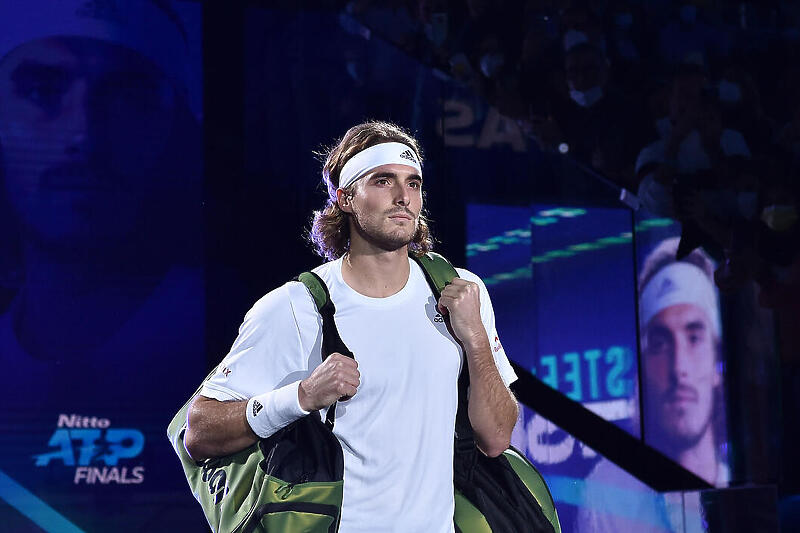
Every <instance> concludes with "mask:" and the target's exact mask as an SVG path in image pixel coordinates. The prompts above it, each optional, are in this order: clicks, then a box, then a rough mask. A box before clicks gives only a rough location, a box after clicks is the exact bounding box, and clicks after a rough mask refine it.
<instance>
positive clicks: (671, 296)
mask: <svg viewBox="0 0 800 533" xmlns="http://www.w3.org/2000/svg"><path fill="white" fill-rule="evenodd" d="M678 304H693V305H696V306H698V307H699V308H701V309H702V310H703V311H705V312H706V315H707V316H708V319H709V321H710V322H711V327H712V328H713V330H714V333H715V334H716V335H717V336H719V333H720V329H721V328H720V319H719V306H718V304H717V291H716V289H715V288H714V286H713V284H712V283H711V280H710V279H709V278H708V276H707V275H706V274H705V272H703V270H702V269H700V267H698V266H695V265H693V264H691V263H686V262H677V263H671V264H669V265H667V266H665V267H664V268H662V269H661V270H659V271H658V272H657V273H656V275H655V276H653V278H652V279H651V280H650V281H648V282H647V285H645V287H644V289H643V290H642V294H641V295H639V311H640V315H639V316H640V320H641V326H642V327H643V328H644V327H646V326H647V324H648V323H649V322H650V320H651V319H652V318H653V317H654V316H656V315H657V314H658V313H660V312H661V311H663V310H664V309H666V308H667V307H671V306H673V305H678Z"/></svg>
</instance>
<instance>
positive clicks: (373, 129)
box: [308, 120, 433, 261]
mask: <svg viewBox="0 0 800 533" xmlns="http://www.w3.org/2000/svg"><path fill="white" fill-rule="evenodd" d="M385 142H400V143H403V144H406V145H408V146H409V147H410V148H411V149H412V150H414V152H415V153H416V156H417V159H418V161H419V162H420V164H422V151H421V150H420V147H419V143H418V142H417V140H416V139H414V137H412V136H411V134H410V133H408V132H407V131H405V130H404V129H403V128H401V127H400V126H397V125H396V124H392V123H391V122H384V121H379V120H369V121H367V122H364V123H362V124H358V125H357V126H353V127H352V128H350V129H349V130H347V133H345V134H344V136H343V137H342V138H341V139H339V140H338V141H337V142H336V144H335V145H333V146H332V147H331V148H328V149H327V150H323V151H322V152H320V153H318V154H317V155H318V156H319V158H320V159H321V160H322V161H324V163H323V166H322V181H323V182H324V184H325V186H326V188H327V191H328V199H327V201H326V203H325V207H324V208H322V209H321V210H319V211H314V214H313V217H312V220H311V228H310V229H309V231H308V240H309V241H310V242H311V245H312V246H313V247H314V251H315V252H316V253H317V254H319V255H320V256H321V257H323V258H325V259H328V260H331V261H332V260H334V259H338V258H339V257H341V256H343V255H344V254H345V252H347V250H349V249H350V220H349V218H350V216H351V215H350V214H349V213H345V212H344V211H342V209H341V208H340V207H339V203H338V202H337V200H336V190H337V189H338V188H339V175H340V173H341V171H342V168H343V167H344V165H345V163H347V161H348V160H349V159H350V158H351V157H353V156H354V155H355V154H357V153H358V152H361V151H362V150H365V149H367V148H369V147H370V146H374V145H376V144H381V143H385ZM354 187H355V184H353V185H350V186H349V187H348V188H347V189H345V192H346V193H347V194H352V193H353V189H354ZM408 246H409V250H410V251H411V253H413V254H414V255H417V256H419V255H422V254H424V253H426V252H428V251H430V250H431V249H432V248H433V237H432V236H431V232H430V228H429V226H428V219H427V217H426V216H425V211H424V210H423V212H422V213H420V215H419V221H418V224H417V231H416V233H415V234H414V237H413V238H412V239H411V242H410V243H409V245H408Z"/></svg>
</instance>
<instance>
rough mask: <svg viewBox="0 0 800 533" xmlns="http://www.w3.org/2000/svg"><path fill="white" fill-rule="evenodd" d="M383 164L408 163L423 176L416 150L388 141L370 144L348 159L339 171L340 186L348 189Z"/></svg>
mask: <svg viewBox="0 0 800 533" xmlns="http://www.w3.org/2000/svg"><path fill="white" fill-rule="evenodd" d="M381 165H408V166H409V167H413V168H414V169H415V170H416V171H417V173H418V174H419V176H420V177H422V167H420V166H419V161H418V160H417V156H416V154H415V153H414V150H412V149H411V148H410V147H408V146H406V145H405V144H403V143H398V142H388V143H381V144H376V145H374V146H370V147H369V148H367V149H365V150H361V151H360V152H358V153H357V154H356V155H354V156H353V157H351V158H350V159H348V160H347V163H345V164H344V167H342V171H341V172H340V173H339V188H340V189H346V188H347V187H349V186H350V185H352V184H353V183H355V182H356V180H358V179H360V178H363V177H364V176H365V175H366V174H367V173H368V172H370V171H371V170H373V169H375V168H377V167H379V166H381Z"/></svg>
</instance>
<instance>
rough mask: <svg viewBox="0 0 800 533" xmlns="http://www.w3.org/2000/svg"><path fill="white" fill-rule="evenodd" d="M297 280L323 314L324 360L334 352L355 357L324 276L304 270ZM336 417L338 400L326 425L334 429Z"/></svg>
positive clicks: (330, 409) (330, 410)
mask: <svg viewBox="0 0 800 533" xmlns="http://www.w3.org/2000/svg"><path fill="white" fill-rule="evenodd" d="M295 280H296V281H299V282H300V283H302V284H303V285H305V286H306V288H307V289H308V292H310V293H311V296H312V297H313V298H314V303H315V304H316V306H317V311H319V314H320V315H322V360H323V361H324V360H325V359H327V357H328V356H329V355H330V354H332V353H334V352H339V353H340V354H342V355H346V356H347V357H351V358H354V357H353V352H351V351H350V349H349V348H348V347H347V346H346V345H345V343H344V341H342V337H341V336H340V335H339V330H338V329H337V328H336V321H335V320H334V319H333V315H334V314H336V306H335V305H333V300H331V295H330V293H329V292H328V287H327V285H325V282H324V281H322V278H320V277H319V276H318V275H316V274H315V273H313V272H303V273H302V274H300V275H298V276H297V277H296V278H295ZM335 418H336V402H334V403H333V404H332V405H331V406H330V407H328V415H327V416H326V418H325V425H327V426H328V428H330V429H331V430H332V429H333V423H334V420H335Z"/></svg>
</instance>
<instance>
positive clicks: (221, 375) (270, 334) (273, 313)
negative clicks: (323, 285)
mask: <svg viewBox="0 0 800 533" xmlns="http://www.w3.org/2000/svg"><path fill="white" fill-rule="evenodd" d="M306 300H308V301H306ZM307 305H311V306H313V302H312V301H311V297H310V296H309V295H308V293H307V291H306V289H305V287H304V286H303V285H301V284H299V283H288V284H286V285H284V286H282V287H279V288H278V289H275V290H274V291H272V292H270V293H268V294H267V295H266V296H264V297H263V298H261V299H260V300H259V301H258V302H256V303H255V305H253V307H252V308H251V309H250V310H249V311H248V312H247V314H246V315H245V317H244V321H243V322H242V325H241V326H240V327H239V335H238V336H237V337H236V340H235V341H234V343H233V346H232V347H231V349H230V352H228V355H226V356H225V358H224V359H223V360H222V362H221V363H220V364H219V365H218V366H217V370H216V372H215V373H214V375H213V376H212V377H211V378H210V379H209V380H207V381H206V382H205V383H204V384H203V387H202V389H201V391H200V394H202V395H203V396H206V397H208V398H214V399H216V400H219V401H229V400H248V399H249V398H251V397H252V396H256V395H259V394H262V393H268V398H267V401H266V403H264V402H262V403H263V404H264V408H265V409H268V410H270V412H269V413H265V415H266V416H267V418H268V419H269V420H272V421H275V425H276V426H277V427H281V426H283V425H286V424H288V423H290V422H292V421H294V420H296V419H297V418H300V417H301V416H303V415H305V414H308V413H307V412H306V411H304V410H303V409H302V408H301V407H300V403H299V400H298V397H297V385H298V383H299V382H300V381H301V380H302V379H304V378H306V377H307V376H308V375H309V374H310V373H311V371H312V370H313V367H315V366H316V364H318V363H319V361H315V359H314V357H312V356H311V353H310V352H311V345H310V344H311V343H309V342H308V341H307V339H308V338H309V336H311V338H313V336H314V335H315V332H309V331H308V329H309V328H311V329H314V327H315V326H318V324H316V323H315V321H314V323H310V324H305V323H304V324H302V327H303V328H305V330H306V331H304V334H303V335H301V333H300V331H301V324H298V315H300V316H301V319H300V320H301V321H304V322H309V320H308V318H305V319H303V318H302V317H303V316H306V317H309V316H310V317H312V319H315V318H316V313H307V312H303V311H304V310H303V309H299V310H298V309H297V307H298V306H301V307H302V306H307ZM298 311H299V312H298ZM304 339H306V341H305V342H304ZM317 359H319V358H317ZM277 427H276V429H277Z"/></svg>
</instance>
